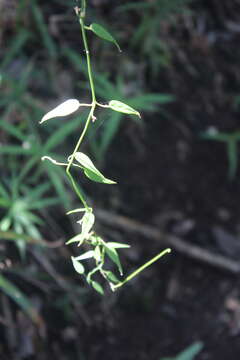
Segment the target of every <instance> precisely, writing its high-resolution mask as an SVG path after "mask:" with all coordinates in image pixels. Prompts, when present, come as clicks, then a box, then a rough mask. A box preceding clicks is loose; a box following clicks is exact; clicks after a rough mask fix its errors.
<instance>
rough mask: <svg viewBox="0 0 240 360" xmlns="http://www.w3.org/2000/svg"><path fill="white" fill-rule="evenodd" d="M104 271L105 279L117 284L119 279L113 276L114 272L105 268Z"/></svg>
mask: <svg viewBox="0 0 240 360" xmlns="http://www.w3.org/2000/svg"><path fill="white" fill-rule="evenodd" d="M104 273H105V275H106V277H107V279H108V280H109V281H111V282H112V283H114V284H118V283H119V282H120V280H119V279H118V278H117V277H116V276H115V274H114V273H113V272H112V271H108V270H106V271H104Z"/></svg>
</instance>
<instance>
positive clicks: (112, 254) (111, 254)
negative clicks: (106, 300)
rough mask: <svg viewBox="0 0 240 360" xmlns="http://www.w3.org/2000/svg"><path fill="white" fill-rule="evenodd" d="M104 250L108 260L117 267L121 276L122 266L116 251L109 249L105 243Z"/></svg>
mask: <svg viewBox="0 0 240 360" xmlns="http://www.w3.org/2000/svg"><path fill="white" fill-rule="evenodd" d="M104 248H105V250H106V253H107V255H108V256H109V258H110V259H111V260H112V261H113V262H114V263H115V264H116V265H117V267H118V270H119V273H120V275H122V274H123V270H122V265H121V262H120V259H119V256H118V253H117V251H116V250H115V249H114V248H111V247H109V246H108V245H107V244H106V243H105V244H104Z"/></svg>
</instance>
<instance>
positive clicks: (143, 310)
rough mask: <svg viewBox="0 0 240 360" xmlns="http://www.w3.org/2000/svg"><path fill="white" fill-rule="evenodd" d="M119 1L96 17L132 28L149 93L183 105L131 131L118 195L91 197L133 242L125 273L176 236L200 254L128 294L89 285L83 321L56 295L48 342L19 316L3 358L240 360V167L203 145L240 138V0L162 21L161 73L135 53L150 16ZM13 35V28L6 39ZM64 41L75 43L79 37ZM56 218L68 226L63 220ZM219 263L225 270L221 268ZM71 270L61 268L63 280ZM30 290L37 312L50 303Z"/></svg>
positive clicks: (105, 191)
mask: <svg viewBox="0 0 240 360" xmlns="http://www.w3.org/2000/svg"><path fill="white" fill-rule="evenodd" d="M169 1H170V0H169ZM147 2H148V1H146V3H147ZM149 2H150V1H149ZM153 2H154V0H153ZM120 3H123V2H117V1H116V3H115V2H114V4H113V2H109V1H107V0H106V1H103V0H99V1H97V0H96V1H92V2H91V9H92V10H93V11H95V12H94V14H96V16H99V17H100V18H104V19H105V21H106V23H108V22H109V23H112V24H113V25H114V24H115V25H116V28H119V29H120V27H121V29H122V30H121V31H120V35H121V37H122V40H123V47H125V49H124V53H127V54H128V55H127V56H128V57H129V58H131V57H132V59H133V62H135V66H136V68H137V67H139V69H140V68H141V69H143V70H142V73H141V77H142V79H143V80H142V81H143V82H144V84H145V85H144V87H145V88H146V90H147V91H149V92H151V93H153V92H158V93H168V94H172V95H173V96H174V97H175V101H174V102H172V103H170V104H167V105H164V106H163V107H161V108H159V112H154V113H150V114H149V113H148V112H144V113H143V121H144V126H139V125H138V124H137V123H135V122H131V121H130V120H127V121H126V122H125V121H124V122H122V125H121V128H120V131H119V133H118V135H117V136H116V137H115V138H114V140H113V142H112V144H111V146H110V148H109V149H108V151H107V153H106V158H105V160H104V167H105V171H106V172H107V173H108V174H109V177H110V178H113V179H117V181H118V186H117V187H114V188H108V187H107V188H102V187H101V188H100V187H95V186H92V185H91V186H89V188H87V190H88V193H89V194H90V197H91V199H93V200H92V201H93V203H94V205H95V206H96V208H97V209H99V208H101V209H103V208H104V209H105V211H107V212H108V216H109V219H110V223H111V224H110V223H109V221H108V222H106V221H104V217H103V218H102V217H101V216H99V219H98V227H99V230H100V231H101V232H102V233H104V234H105V236H108V237H110V238H112V239H114V240H116V241H120V242H122V241H126V243H129V244H131V250H130V251H129V252H128V251H125V252H124V251H123V255H122V260H123V264H124V266H125V269H126V273H129V272H130V271H133V269H135V268H136V267H137V266H139V264H142V263H143V262H144V261H147V260H148V259H149V258H150V257H151V256H154V255H155V254H156V253H157V252H159V251H161V250H162V249H163V248H165V246H171V245H170V244H168V237H169V236H175V237H177V238H178V239H180V240H182V242H184V243H185V244H186V245H189V251H187V252H185V251H184V250H182V251H181V250H179V249H178V248H174V246H171V247H172V253H171V255H168V256H166V257H165V258H164V259H162V260H161V261H160V262H158V263H156V264H155V265H154V266H152V267H151V268H150V269H148V270H147V271H146V272H144V273H143V274H142V275H141V276H139V277H138V278H137V279H135V280H134V281H133V282H132V283H129V285H127V286H126V287H124V288H123V289H121V290H120V291H119V292H117V293H111V292H110V290H108V289H106V295H105V296H104V297H100V296H98V295H96V294H95V293H92V292H90V293H89V292H88V291H86V289H85V290H84V288H83V290H82V294H81V295H79V307H80V313H78V312H77V311H76V308H71V306H70V305H69V304H68V302H67V300H66V304H65V303H64V301H65V299H67V298H68V296H69V294H68V293H66V292H64V291H63V289H61V290H60V289H59V288H58V287H57V286H56V287H55V288H53V289H51V291H50V292H49V293H48V294H47V295H45V297H44V299H45V300H44V301H43V300H42V305H41V309H42V310H41V313H42V317H43V320H44V329H45V330H44V335H43V334H42V335H41V334H40V335H39V329H38V331H37V330H36V329H35V327H34V326H33V325H32V324H31V323H29V320H26V318H25V317H23V315H22V313H21V312H20V311H19V310H17V309H15V308H14V311H15V312H16V314H17V315H14V316H16V322H15V327H17V329H18V330H17V331H19V333H21V334H22V335H21V339H22V340H21V342H20V345H19V343H18V345H17V346H15V347H14V346H13V347H11V341H10V340H9V339H11V334H10V335H9V333H11V331H12V330H11V327H8V325H6V324H5V322H4V321H2V325H1V328H2V329H1V336H2V343H1V345H0V359H1V360H6V359H14V360H15V359H20V360H21V359H36V360H45V359H50V358H51V359H58V360H65V359H68V360H71V359H78V360H85V359H86V360H97V359H105V360H110V359H111V360H128V359H129V360H135V359H138V360H145V359H146V360H161V359H162V358H164V357H167V356H168V357H169V356H172V357H173V356H175V355H176V354H178V353H179V352H180V351H182V350H183V349H185V348H186V347H187V346H189V345H191V344H192V343H194V342H195V341H201V342H202V343H203V350H202V351H201V353H200V354H199V355H198V356H197V357H196V358H195V359H197V360H226V359H228V360H238V359H239V358H240V342H239V336H240V290H239V285H240V280H239V271H232V268H228V264H229V262H233V263H234V264H235V265H236V266H238V265H239V266H240V263H239V261H240V239H239V233H240V205H239V204H240V202H239V199H240V181H239V174H240V172H239V167H237V170H236V173H235V174H234V176H233V177H232V179H230V178H229V175H228V171H229V158H228V154H227V149H226V145H225V144H224V143H223V142H219V141H208V140H206V139H203V137H202V134H203V133H204V132H207V131H209V130H210V131H211V130H214V131H218V132H225V133H234V132H237V131H239V112H240V105H239V106H238V96H239V94H240V67H239V64H240V47H239V42H240V1H239V0H226V1H215V0H208V1H204V0H199V1H192V2H190V4H189V5H185V7H186V9H187V12H184V13H182V12H181V13H179V14H178V13H177V14H174V15H172V16H173V19H174V22H172V20H171V21H170V20H169V19H161V21H160V20H159V29H158V30H157V33H156V34H155V40H154V41H155V42H157V41H162V42H164V43H165V44H166V46H167V51H168V54H169V59H170V60H169V62H168V64H167V65H165V66H162V67H161V68H160V70H159V71H158V72H157V73H153V71H152V65H151V62H152V61H154V59H151V55H149V54H146V53H143V52H141V48H140V47H138V48H135V49H134V48H133V47H130V46H129V48H128V45H127V44H128V37H129V34H132V29H133V28H134V26H138V25H139V23H140V22H141V21H142V17H143V14H142V13H135V12H133V11H129V13H124V15H121V16H119V15H118V13H117V12H116V11H115V8H117V7H118V6H119V4H120ZM124 3H126V2H125V1H124ZM43 5H44V6H43ZM43 5H41V3H39V6H40V7H41V6H43V9H44V14H45V16H46V19H48V18H49V16H50V15H51V14H53V13H55V12H56V13H58V14H61V13H62V12H64V11H65V7H64V4H62V3H61V2H60V1H59V3H58V2H57V1H55V2H54V5H52V4H48V5H45V4H43ZM171 19H172V18H171ZM115 25H114V26H115ZM11 31H12V29H11V25H8V27H7V30H6V33H5V34H4V37H5V41H6V42H7V40H6V39H8V38H9V37H10V36H12V34H11ZM63 37H64V41H67V42H68V43H70V44H71V45H72V46H73V47H75V46H76V36H73V35H72V34H71V31H69V32H68V31H66V32H64V35H63ZM5 46H6V45H5ZM93 46H95V43H93ZM143 46H144V44H143ZM96 51H99V49H98V48H96ZM110 53H111V51H110ZM100 56H101V59H108V60H107V66H108V67H109V69H110V71H112V73H113V81H114V66H115V64H114V63H112V62H111V56H112V55H111V54H110V55H109V49H108V52H106V54H105V53H104V54H102V53H101V52H100ZM124 56H126V55H124V54H123V57H124ZM153 56H154V55H153ZM112 61H113V62H114V60H112ZM117 61H120V64H121V59H118V60H117ZM101 67H103V68H104V63H103V64H102V63H101V64H100V68H101ZM139 71H140V70H139ZM139 71H137V72H136V76H140V75H139ZM86 146H88V145H86ZM238 155H239V154H237V158H238ZM99 211H100V210H99ZM111 216H113V217H112V221H111ZM114 216H115V217H114ZM119 216H125V221H126V226H125V227H124V226H119V224H118V223H117V220H116V219H117V218H118V217H119ZM56 219H58V220H59V221H60V222H62V223H64V220H62V219H63V215H61V214H59V215H56ZM131 219H132V220H135V221H137V222H138V223H139V224H141V225H149V226H151V227H152V228H154V229H158V230H159V231H161V232H164V234H166V236H165V240H164V242H163V241H162V238H161V237H159V241H158V240H157V239H153V238H151V235H149V236H143V235H141V234H139V233H137V232H133V231H132V230H131V227H129V226H128V222H127V220H131ZM115 220H116V223H115ZM68 231H70V230H69V228H68V224H67V223H66V232H68ZM46 233H47V231H46ZM51 239H54V236H53V235H51ZM156 240H157V241H156ZM191 246H198V247H199V248H200V250H201V249H203V250H205V251H206V252H207V253H208V254H210V260H208V261H206V260H205V258H204V256H203V255H202V253H201V252H200V253H199V256H197V258H196V257H195V256H194V254H192V252H191V249H192V248H191ZM54 251H55V250H51V252H54ZM58 251H59V253H61V254H62V256H63V259H62V260H61V262H64V261H66V262H67V261H68V259H67V256H66V254H65V252H64V251H65V250H64V249H60V250H58ZM217 256H221V259H222V262H221V264H220V265H216V263H215V261H214V259H215V258H216V257H217ZM224 259H225V260H226V261H224ZM226 264H227V265H226ZM65 266H67V265H61V266H59V264H58V265H57V264H56V267H57V269H58V270H61V271H63V270H64V267H65ZM67 271H69V269H68V270H67ZM67 271H66V273H67ZM74 276H75V275H74ZM68 277H69V273H68V275H65V279H68ZM77 281H78V280H77ZM21 286H22V287H23V288H24V289H25V290H26V291H27V292H28V293H29V295H30V296H31V297H32V298H33V299H35V300H36V306H37V304H38V301H39V300H38V297H40V296H39V295H36V293H35V291H33V293H32V294H31V288H29V287H28V286H27V285H26V284H25V285H24V283H23V284H21ZM63 304H65V305H63ZM78 310H79V309H78ZM79 314H80V315H79ZM85 316H87V317H88V318H89V319H90V322H88V321H85V320H84V317H85ZM0 320H1V319H0ZM15 330H16V328H15ZM26 349H27V350H26ZM29 349H30V350H29ZM28 350H29V352H28ZM24 354H25V355H26V354H28V355H29V356H28V355H26V356H25V355H24Z"/></svg>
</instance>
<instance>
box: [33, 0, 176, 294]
mask: <svg viewBox="0 0 240 360" xmlns="http://www.w3.org/2000/svg"><path fill="white" fill-rule="evenodd" d="M86 5H87V4H86V0H82V1H81V8H79V7H75V12H76V15H77V17H78V20H79V23H80V27H81V34H82V41H83V47H84V51H85V56H86V61H87V70H88V79H89V84H90V89H91V103H89V104H85V103H81V102H80V101H79V100H78V99H69V100H66V101H64V102H63V103H62V104H60V105H58V106H57V107H55V108H54V109H53V110H51V111H49V112H48V113H47V114H46V115H44V116H43V118H42V120H41V121H40V123H41V124H42V123H44V122H46V121H48V120H50V119H52V118H56V117H63V116H68V115H70V114H72V113H74V112H76V111H77V110H78V109H79V108H80V107H87V108H89V113H88V116H87V119H86V122H85V125H84V128H83V131H82V133H81V134H80V137H79V139H78V141H77V144H76V146H75V148H74V150H73V152H72V154H71V155H69V156H68V158H67V160H66V162H65V163H63V162H59V161H57V160H55V159H52V158H51V157H49V156H44V157H43V158H42V160H49V161H51V162H52V163H53V164H55V165H57V166H65V167H66V174H67V176H68V177H69V179H70V181H71V184H72V186H73V190H74V191H75V193H76V195H77V196H78V198H79V200H80V201H81V204H82V206H83V207H81V208H77V209H74V210H71V211H69V212H68V213H67V214H68V215H69V214H73V213H79V214H81V218H80V220H79V221H78V223H79V225H80V229H81V231H80V233H79V234H77V235H75V236H74V237H72V238H71V239H70V240H69V241H68V242H67V244H73V243H76V244H77V245H78V246H79V247H80V246H81V245H83V244H85V245H87V246H88V248H89V250H87V251H86V252H84V253H82V254H80V255H79V256H76V257H72V263H73V267H74V269H75V270H76V271H77V272H78V273H79V274H81V275H83V276H84V277H85V278H86V280H87V282H88V283H89V285H91V286H92V287H93V288H94V289H95V290H96V291H98V292H99V293H100V294H103V293H104V290H103V287H102V285H101V284H100V283H99V282H97V281H96V280H95V278H94V275H95V274H96V273H97V272H98V273H100V274H101V275H102V276H103V278H104V279H106V281H107V282H108V283H109V285H110V287H111V289H112V290H115V289H117V288H119V287H121V286H123V285H124V284H126V283H127V282H128V281H129V280H131V279H132V278H133V277H135V276H136V275H137V274H139V273H140V272H141V271H142V270H144V269H145V268H146V267H148V266H150V265H151V264H152V263H154V262H155V261H157V260H158V259H159V258H160V257H162V256H163V255H165V254H166V253H169V252H170V249H165V250H164V251H162V252H161V253H159V254H158V255H157V256H155V257H154V258H152V259H151V260H150V261H148V262H147V263H145V264H144V265H143V266H141V267H140V268H138V269H137V270H136V271H134V272H133V273H132V274H130V275H129V276H127V277H126V278H125V279H124V280H119V279H118V277H117V276H116V275H115V274H114V273H113V272H112V271H110V270H108V269H106V268H105V266H106V265H105V258H106V257H108V258H109V260H110V261H112V262H113V264H114V265H115V266H116V269H117V271H118V272H119V275H120V276H122V275H123V269H122V265H121V261H120V258H119V255H118V250H119V249H122V248H129V245H127V244H125V243H117V242H107V241H105V240H104V239H102V237H101V236H99V235H98V234H96V232H95V231H94V222H95V215H94V212H93V209H92V208H91V207H90V206H89V205H88V204H87V201H86V199H85V197H84V196H83V194H82V192H81V190H80V189H79V187H78V184H77V182H76V180H75V178H74V176H73V175H72V172H71V170H72V168H73V167H74V168H78V169H79V171H81V172H82V173H83V174H84V175H85V176H86V177H87V178H88V179H89V180H91V181H95V182H98V183H103V184H110V185H112V184H116V182H115V181H113V180H110V179H108V178H107V177H105V176H104V175H103V174H102V173H101V172H100V171H99V170H98V169H97V168H96V167H95V165H94V164H93V162H92V160H91V159H90V158H89V157H88V156H87V155H86V154H84V153H82V152H80V147H81V144H82V142H83V140H84V137H85V135H86V132H87V130H88V128H89V126H90V124H91V122H93V121H95V120H96V117H95V110H96V108H97V107H104V108H108V109H109V110H110V111H117V112H121V113H124V114H129V115H133V116H138V117H140V113H139V112H138V111H137V110H135V109H133V108H132V107H130V106H129V105H127V104H125V103H122V102H121V101H118V100H115V99H113V100H109V102H108V103H107V104H101V103H99V102H98V101H97V99H96V93H95V87H94V80H93V72H92V65H91V57H90V52H89V47H88V41H87V32H88V31H91V32H93V33H94V34H96V35H97V36H98V37H100V38H102V39H104V40H107V41H110V42H112V43H113V44H115V45H116V47H117V48H118V50H119V51H121V50H120V47H119V45H118V43H117V41H116V40H115V39H114V37H113V36H112V35H111V34H110V33H109V32H108V31H107V30H106V29H105V28H104V27H102V26H101V25H98V24H95V23H94V24H91V25H89V26H87V25H86V24H85V21H86ZM87 259H93V260H94V262H95V265H94V267H93V269H91V271H89V272H87V271H86V269H85V267H84V265H83V263H84V261H85V260H87Z"/></svg>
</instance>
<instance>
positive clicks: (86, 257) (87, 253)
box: [74, 250, 95, 261]
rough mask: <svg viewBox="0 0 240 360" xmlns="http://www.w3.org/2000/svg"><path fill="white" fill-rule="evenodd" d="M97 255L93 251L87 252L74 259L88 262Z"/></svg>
mask: <svg viewBox="0 0 240 360" xmlns="http://www.w3.org/2000/svg"><path fill="white" fill-rule="evenodd" d="M94 255H95V253H94V251H93V250H89V251H87V252H85V253H84V254H82V255H80V256H77V257H75V258H74V259H75V260H77V261H79V260H86V259H91V258H92V257H94Z"/></svg>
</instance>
